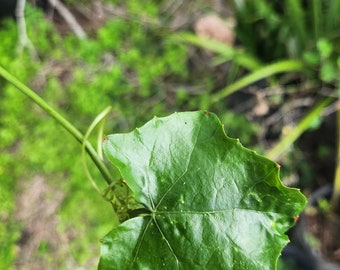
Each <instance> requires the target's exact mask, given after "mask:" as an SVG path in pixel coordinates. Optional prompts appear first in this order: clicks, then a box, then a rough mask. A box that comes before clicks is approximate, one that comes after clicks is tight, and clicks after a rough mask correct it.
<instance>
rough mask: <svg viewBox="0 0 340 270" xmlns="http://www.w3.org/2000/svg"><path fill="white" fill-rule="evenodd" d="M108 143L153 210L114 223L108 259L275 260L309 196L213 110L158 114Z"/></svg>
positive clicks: (198, 264)
mask: <svg viewBox="0 0 340 270" xmlns="http://www.w3.org/2000/svg"><path fill="white" fill-rule="evenodd" d="M104 152H105V154H106V156H107V157H108V158H109V160H110V161H111V162H112V163H113V164H114V165H116V166H117V167H118V169H119V170H120V172H121V174H122V177H123V178H124V179H125V181H126V183H127V185H128V186H129V187H130V188H131V190H132V191H133V192H134V194H135V199H136V201H137V202H138V203H140V204H142V205H143V206H144V207H145V208H146V209H147V210H148V212H145V213H144V214H142V215H141V216H137V217H134V218H131V219H129V220H127V221H125V222H123V223H122V224H120V225H119V226H117V227H116V228H114V229H113V230H112V231H111V232H110V233H108V234H107V235H106V236H105V237H104V239H103V241H102V243H101V258H100V262H99V269H171V270H175V269H251V270H254V269H261V270H264V269H270V270H272V269H275V268H276V262H277V258H278V256H279V255H280V252H281V250H282V248H283V247H284V246H285V245H286V244H287V242H288V238H287V236H286V235H285V234H284V233H285V232H286V231H287V230H288V229H289V228H290V227H291V226H293V225H294V217H295V216H297V215H298V214H299V213H300V212H301V211H302V209H303V207H304V205H305V203H306V201H305V198H304V196H303V195H302V194H301V193H300V192H299V191H298V190H296V189H292V188H287V187H285V186H283V185H282V183H281V181H280V179H279V166H278V165H277V164H276V163H275V162H273V161H271V160H269V159H267V158H265V157H262V156H260V155H258V154H256V153H255V152H254V151H251V150H248V149H246V148H244V147H243V146H242V145H241V143H240V142H239V141H238V140H237V139H231V138H229V137H227V136H226V134H225V132H224V129H223V125H222V124H221V123H220V121H219V119H218V118H217V116H216V115H215V114H213V113H209V112H205V111H198V112H183V113H175V114H172V115H170V116H168V117H164V118H154V119H153V120H151V121H149V122H148V123H147V124H145V125H144V126H143V127H141V128H137V129H135V130H134V131H133V132H131V133H127V134H115V135H109V136H107V140H105V142H104Z"/></svg>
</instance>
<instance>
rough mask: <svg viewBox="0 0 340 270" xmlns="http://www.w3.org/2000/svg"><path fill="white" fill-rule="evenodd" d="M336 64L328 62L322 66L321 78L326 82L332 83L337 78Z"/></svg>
mask: <svg viewBox="0 0 340 270" xmlns="http://www.w3.org/2000/svg"><path fill="white" fill-rule="evenodd" d="M336 71H337V70H336V67H335V63H333V62H330V61H327V62H326V63H324V64H323V65H322V66H321V70H320V77H321V79H322V80H323V81H325V82H331V81H333V80H334V79H335V77H336Z"/></svg>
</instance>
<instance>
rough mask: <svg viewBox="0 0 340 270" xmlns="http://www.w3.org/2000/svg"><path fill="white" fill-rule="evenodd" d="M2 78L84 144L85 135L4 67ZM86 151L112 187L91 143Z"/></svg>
mask: <svg viewBox="0 0 340 270" xmlns="http://www.w3.org/2000/svg"><path fill="white" fill-rule="evenodd" d="M0 76H2V77H3V78H4V79H5V80H7V81H8V82H10V83H11V84H13V85H14V86H15V87H16V88H17V89H18V90H20V91H21V92H22V93H24V94H25V95H26V96H28V97H29V98H30V99H31V100H33V102H34V103H36V104H37V105H39V106H40V107H41V108H42V109H43V110H44V111H45V112H47V113H48V114H49V115H50V116H51V117H53V118H54V119H55V120H56V121H57V122H58V123H59V124H60V125H61V126H63V127H64V128H65V129H66V131H67V132H69V133H70V134H71V135H72V136H73V137H74V138H75V139H76V140H77V141H78V142H80V144H83V142H84V135H83V134H82V133H81V132H80V131H79V130H78V129H77V128H76V127H75V126H73V125H72V124H71V123H70V122H69V121H67V120H66V119H65V118H64V117H63V116H62V115H61V114H59V113H58V112H57V111H56V110H54V109H53V108H52V107H51V106H50V105H48V104H47V103H46V102H45V100H43V99H42V98H41V97H40V96H39V95H37V94H36V93H35V92H34V91H33V90H32V89H30V88H29V87H28V86H26V85H25V84H23V83H22V82H21V81H19V80H18V79H17V78H16V77H14V76H13V75H12V74H10V73H9V72H8V71H7V70H5V69H4V68H3V67H2V66H0ZM85 149H86V151H87V153H88V154H89V156H90V157H91V159H92V161H93V162H94V164H95V165H96V167H97V168H98V170H99V171H100V173H101V174H102V176H103V177H104V179H105V181H106V182H107V184H108V185H110V184H111V183H112V182H113V180H112V177H111V175H110V173H109V170H108V169H107V167H106V166H105V164H104V162H103V161H102V160H101V159H100V158H99V156H98V154H97V152H96V151H95V149H94V148H93V146H92V144H91V143H90V142H89V141H86V143H85Z"/></svg>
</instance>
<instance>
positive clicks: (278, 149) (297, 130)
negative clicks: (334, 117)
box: [266, 97, 334, 160]
mask: <svg viewBox="0 0 340 270" xmlns="http://www.w3.org/2000/svg"><path fill="white" fill-rule="evenodd" d="M332 100H334V99H333V98H329V97H327V98H325V99H323V100H322V101H321V102H319V103H318V104H317V105H316V106H315V107H314V108H313V109H312V110H311V111H310V112H309V113H308V114H307V115H306V116H305V117H304V118H303V119H302V120H301V121H300V123H299V124H298V125H297V126H296V127H294V128H293V130H292V131H291V132H290V133H289V134H287V135H286V136H285V137H284V138H283V139H282V140H281V141H280V142H279V143H278V144H277V145H275V146H274V147H273V148H272V149H271V150H269V151H268V152H267V153H266V156H267V157H268V158H270V159H274V160H275V159H277V158H278V157H279V156H280V155H281V154H282V153H283V152H284V151H285V150H286V149H287V148H288V147H290V146H291V145H292V144H293V143H294V142H295V141H296V140H297V138H299V136H300V135H301V134H302V133H303V132H304V131H305V130H307V129H308V128H309V127H310V126H311V123H312V122H313V120H314V119H315V118H316V117H318V116H320V115H321V113H322V111H323V110H324V108H325V107H326V106H328V105H329V104H330V103H331V101H332Z"/></svg>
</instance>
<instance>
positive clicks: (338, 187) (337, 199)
mask: <svg viewBox="0 0 340 270" xmlns="http://www.w3.org/2000/svg"><path fill="white" fill-rule="evenodd" d="M337 133H338V134H337V136H338V150H337V152H338V153H337V159H336V166H335V178H334V191H333V195H332V200H331V203H332V207H333V209H335V210H336V211H337V210H339V209H340V99H339V100H338V109H337Z"/></svg>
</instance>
